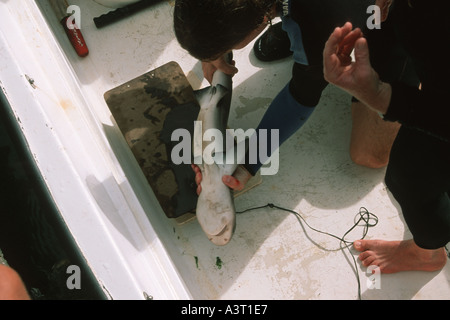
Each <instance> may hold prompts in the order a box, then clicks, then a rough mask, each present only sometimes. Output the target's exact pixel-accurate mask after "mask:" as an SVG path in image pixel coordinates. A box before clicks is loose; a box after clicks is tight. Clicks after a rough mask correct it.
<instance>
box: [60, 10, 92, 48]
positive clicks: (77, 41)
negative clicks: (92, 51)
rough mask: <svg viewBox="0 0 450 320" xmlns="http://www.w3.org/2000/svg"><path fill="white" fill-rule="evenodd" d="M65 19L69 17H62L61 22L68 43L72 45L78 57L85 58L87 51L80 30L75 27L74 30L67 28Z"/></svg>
mask: <svg viewBox="0 0 450 320" xmlns="http://www.w3.org/2000/svg"><path fill="white" fill-rule="evenodd" d="M67 19H69V16H67V17H64V18H63V19H62V20H61V24H62V26H63V28H64V31H65V32H66V34H67V37H68V38H69V40H70V43H71V44H72V46H73V48H74V49H75V51H76V52H77V54H78V55H79V56H80V57H86V56H87V55H88V54H89V49H88V47H87V45H86V41H84V38H83V34H82V33H81V30H80V29H78V28H77V27H76V26H75V25H73V27H74V28H72V29H71V28H69V27H68V26H67Z"/></svg>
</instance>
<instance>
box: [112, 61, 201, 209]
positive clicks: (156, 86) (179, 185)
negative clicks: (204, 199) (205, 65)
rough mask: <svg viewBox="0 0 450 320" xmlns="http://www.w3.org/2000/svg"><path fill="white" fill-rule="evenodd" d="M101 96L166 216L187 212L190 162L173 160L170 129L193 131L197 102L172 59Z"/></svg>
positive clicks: (191, 196)
mask: <svg viewBox="0 0 450 320" xmlns="http://www.w3.org/2000/svg"><path fill="white" fill-rule="evenodd" d="M104 98H105V100H106V103H107V104H108V107H109V109H110V110H111V113H112V115H113V117H114V119H115V121H116V123H117V125H118V126H119V128H120V130H121V132H122V134H123V136H124V137H125V140H126V141H127V143H128V145H129V147H130V148H131V150H132V152H133V155H134V156H135V158H136V161H137V162H138V163H139V166H140V167H141V169H142V172H143V173H144V175H145V177H146V179H147V181H148V183H149V184H150V186H151V188H152V189H153V191H154V192H155V195H156V197H157V199H158V201H159V203H160V205H161V207H162V209H163V211H164V212H165V214H166V215H167V217H169V218H177V217H180V216H182V215H184V214H186V213H190V212H193V211H194V210H195V207H196V204H197V194H196V192H195V190H196V185H195V180H194V179H195V177H194V173H193V171H192V169H191V167H190V164H180V165H175V164H174V163H173V161H171V156H170V155H171V150H172V148H173V146H174V145H176V144H178V143H179V142H178V141H175V142H172V141H171V135H172V132H173V131H174V130H175V129H178V128H185V129H187V130H188V131H189V132H190V134H191V137H192V135H193V127H194V121H195V120H196V119H197V115H198V112H199V106H198V103H197V100H196V99H195V96H194V91H193V89H192V87H191V85H190V84H189V82H188V80H187V78H186V76H185V75H184V73H183V71H182V70H181V68H180V66H179V65H178V64H177V63H176V62H169V63H167V64H165V65H163V66H161V67H159V68H157V69H155V70H152V71H150V72H147V73H145V74H143V75H142V76H139V77H137V78H136V79H133V80H131V81H129V82H127V83H124V84H122V85H120V86H118V87H116V88H114V89H112V90H110V91H108V92H106V93H105V95H104Z"/></svg>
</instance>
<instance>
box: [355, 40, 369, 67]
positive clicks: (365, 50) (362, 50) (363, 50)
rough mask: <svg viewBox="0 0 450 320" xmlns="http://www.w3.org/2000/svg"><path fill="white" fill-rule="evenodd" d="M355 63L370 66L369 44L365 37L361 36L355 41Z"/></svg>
mask: <svg viewBox="0 0 450 320" xmlns="http://www.w3.org/2000/svg"><path fill="white" fill-rule="evenodd" d="M355 63H356V64H358V65H367V66H370V55H369V46H368V45H367V40H366V39H365V38H360V39H358V41H356V43H355Z"/></svg>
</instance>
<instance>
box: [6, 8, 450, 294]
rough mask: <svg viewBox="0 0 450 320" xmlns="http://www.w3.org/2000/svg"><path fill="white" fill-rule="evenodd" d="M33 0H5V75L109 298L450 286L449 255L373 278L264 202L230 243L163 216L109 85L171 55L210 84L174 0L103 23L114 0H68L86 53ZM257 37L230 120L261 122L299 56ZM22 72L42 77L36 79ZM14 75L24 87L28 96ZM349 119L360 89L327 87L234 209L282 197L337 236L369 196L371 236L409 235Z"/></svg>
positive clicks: (418, 290)
mask: <svg viewBox="0 0 450 320" xmlns="http://www.w3.org/2000/svg"><path fill="white" fill-rule="evenodd" d="M36 2H37V3H38V4H39V6H36V3H34V2H33V1H28V0H27V1H25V0H19V1H6V2H1V3H0V8H1V11H2V13H1V16H2V17H0V21H1V22H0V30H1V32H0V40H1V43H0V44H1V46H0V56H3V57H6V58H5V59H3V58H2V60H3V62H1V60H0V72H1V73H2V78H1V81H2V87H3V88H4V89H5V91H6V92H8V93H9V97H10V98H11V100H12V106H13V107H14V108H15V112H16V114H17V117H18V118H20V121H21V123H22V126H23V130H24V133H25V135H26V136H27V138H28V139H29V144H30V149H31V150H32V152H33V154H35V157H36V160H37V161H38V163H39V165H40V167H41V171H42V173H43V175H44V177H45V179H46V181H47V182H48V184H49V188H50V189H51V191H52V194H53V195H54V197H55V201H56V203H57V204H58V205H59V206H60V210H61V213H62V215H63V217H64V219H65V220H66V223H67V224H68V226H69V228H70V229H71V230H72V233H73V235H74V237H75V239H76V240H77V242H78V244H79V246H80V248H81V250H82V252H83V253H84V255H85V257H86V259H87V261H88V263H89V264H90V265H91V266H92V269H93V271H94V273H95V274H96V276H97V277H98V279H99V281H100V282H101V283H102V285H103V286H104V288H105V291H106V292H108V294H110V295H111V297H112V298H114V299H142V298H144V295H143V292H145V293H146V294H147V295H150V296H152V297H153V298H154V299H185V298H193V299H269V300H271V299H277V300H278V299H286V300H290V299H351V300H353V299H357V298H358V284H357V277H359V279H360V282H361V298H362V299H449V298H450V264H449V263H447V265H446V267H445V268H444V269H443V270H441V271H439V272H431V273H426V272H404V273H399V274H391V275H381V277H380V278H379V279H377V281H376V283H375V288H369V287H368V280H369V276H370V274H369V273H367V269H366V268H365V267H364V266H362V265H361V264H360V263H359V262H358V263H357V274H355V270H354V267H353V260H352V258H351V257H350V255H349V253H348V251H347V250H340V243H339V240H336V239H334V238H331V237H329V236H327V235H323V234H319V233H317V232H314V231H312V230H311V229H309V228H308V227H306V225H305V224H304V223H300V221H299V220H298V219H297V217H296V216H294V215H293V214H290V213H288V212H284V211H280V210H276V209H271V208H264V209H259V210H255V211H250V212H246V213H243V214H240V215H238V216H237V225H236V232H235V234H234V236H233V239H232V240H231V242H230V243H229V244H228V245H226V246H224V247H217V246H215V245H213V244H212V243H210V242H209V241H208V239H207V238H206V236H205V235H204V233H203V231H202V230H201V228H200V226H199V224H198V222H197V221H196V220H195V219H194V220H191V221H189V222H187V223H185V224H178V223H176V221H174V220H171V219H168V218H166V216H165V215H164V213H163V212H162V210H161V208H160V207H159V206H158V203H157V201H156V199H155V197H154V196H153V194H152V192H151V189H150V187H149V186H148V184H147V183H146V181H145V179H144V177H143V176H142V174H141V173H140V170H139V167H138V165H137V163H136V162H135V161H134V158H133V157H132V155H131V152H130V150H128V147H127V145H126V142H125V141H124V139H123V138H122V137H121V134H120V132H119V130H118V128H117V127H116V126H115V125H114V121H113V119H112V118H111V114H110V112H109V109H108V107H107V105H106V103H105V101H104V99H103V94H104V93H105V92H106V91H108V90H110V89H112V88H115V87H117V86H118V85H121V84H123V83H125V82H127V81H129V80H131V79H134V78H136V77H138V76H140V75H142V74H144V73H146V72H148V71H150V70H152V69H155V68H157V67H159V66H161V65H163V64H165V63H167V62H169V61H176V62H177V63H178V64H179V65H180V66H181V68H182V69H183V71H184V72H185V74H186V76H187V78H188V80H189V81H190V83H191V85H192V86H193V88H194V89H198V88H201V87H203V86H205V85H207V83H206V81H205V80H204V79H203V77H202V71H201V66H200V64H199V63H198V61H196V60H195V59H193V58H192V57H190V56H189V55H188V54H187V53H186V52H185V51H184V50H183V49H181V48H180V47H179V45H178V43H177V41H176V39H175V37H174V34H173V27H172V12H173V1H168V2H163V3H161V4H158V5H156V6H155V7H153V8H150V9H147V10H145V11H142V12H140V13H138V14H136V15H134V16H132V17H129V18H126V19H124V20H123V21H120V22H117V23H115V24H113V25H110V26H108V27H105V28H102V29H97V28H96V27H95V25H94V23H93V20H92V19H93V18H94V17H97V16H99V15H101V14H103V13H106V12H108V11H109V10H110V9H108V8H105V7H103V6H101V5H99V4H97V3H95V2H94V1H91V0H72V1H70V3H71V4H75V5H78V6H79V7H80V8H81V31H82V33H83V35H84V38H85V40H86V42H87V45H88V47H89V49H90V54H89V56H87V57H85V58H79V57H78V56H77V55H76V54H75V52H74V50H73V49H72V47H71V46H70V44H69V42H68V40H67V38H66V37H65V34H64V33H63V30H62V29H61V28H60V26H59V25H58V23H57V20H56V18H55V17H54V15H53V12H52V11H51V9H50V8H49V7H48V5H46V4H45V1H43V0H42V1H41V0H37V1H36ZM19 3H21V4H19ZM38 8H41V9H43V16H40V12H39V11H38V10H37V9H38ZM5 9H6V12H5ZM47 24H48V25H47ZM5 30H14V31H15V32H17V35H18V36H15V37H13V36H11V32H9V31H8V33H6V31H5ZM55 39H56V41H55ZM24 45H25V46H27V48H26V49H23V50H21V51H20V53H18V52H19V48H24V47H23V46H24ZM251 49H252V44H250V45H249V46H248V47H247V48H245V49H243V50H240V51H236V52H235V53H234V60H235V61H236V66H237V67H238V69H239V73H238V74H237V75H236V76H235V77H234V78H233V81H234V91H233V101H232V110H231V113H230V120H229V127H230V128H242V129H248V128H254V127H256V126H257V124H258V122H259V120H260V118H261V117H262V115H263V113H264V111H265V109H266V108H267V107H268V105H269V103H270V101H271V99H273V97H274V96H275V95H276V94H277V92H278V91H279V90H280V89H281V88H282V87H283V86H284V85H285V84H286V83H287V81H289V79H290V74H291V66H292V60H291V59H290V58H287V59H284V60H282V61H279V62H274V63H262V62H259V61H257V60H256V58H255V57H254V55H253V54H252V50H251ZM13 53H14V54H13ZM30 57H33V58H32V59H31V61H30ZM6 61H8V62H9V63H7V62H6ZM32 61H34V62H36V63H32ZM14 64H16V65H17V66H18V67H14ZM14 74H17V76H16V77H15V76H14ZM24 74H27V75H28V76H29V77H31V78H32V79H33V80H34V84H35V86H36V87H37V88H32V87H31V86H27V85H28V84H27V83H26V80H25V78H24ZM3 75H9V76H10V78H9V80H7V79H6V78H3ZM18 85H22V86H26V88H27V90H26V93H25V94H24V93H19V89H18V88H17V86H18ZM14 88H16V89H17V90H16V91H15V89H14ZM32 99H35V100H38V101H39V103H38V105H37V110H36V109H34V110H31V107H30V105H27V106H26V107H24V103H25V102H26V101H31V100H32ZM350 129H351V118H350V97H349V96H348V95H347V94H346V93H344V92H342V91H341V90H339V89H337V88H335V87H332V86H329V87H328V88H327V89H326V90H325V92H324V94H323V97H322V100H321V102H320V105H319V106H318V107H317V110H316V111H315V113H314V114H313V115H312V117H311V118H310V119H309V120H308V122H307V123H306V125H305V126H304V127H302V128H301V130H300V131H298V132H297V133H296V134H295V135H294V136H293V137H292V138H291V139H290V140H288V141H287V142H286V143H285V144H283V145H282V146H281V148H280V151H279V156H280V161H279V171H278V173H277V174H276V175H273V176H263V177H262V183H261V184H260V185H259V186H257V187H256V188H254V189H251V190H249V191H248V192H246V193H244V194H243V195H241V196H239V197H238V198H236V201H235V204H236V209H237V210H238V211H239V210H245V209H247V208H251V207H258V206H263V205H266V204H267V203H274V204H276V205H278V206H281V207H285V208H288V209H292V210H295V211H297V212H298V213H299V214H300V215H301V216H302V217H303V218H304V219H305V220H306V221H307V223H308V224H310V225H311V226H313V227H314V228H317V229H320V230H321V231H324V232H328V233H332V234H334V235H337V236H339V237H341V236H343V235H344V234H345V233H346V231H347V230H348V229H350V228H351V227H352V226H353V223H354V218H355V216H356V215H357V213H358V211H359V209H360V208H361V207H365V208H367V210H369V211H370V212H371V213H373V214H375V215H376V216H377V217H378V219H379V222H378V224H377V225H376V226H375V227H373V228H370V229H369V231H368V234H367V237H366V238H368V239H386V240H401V239H408V238H410V234H409V231H408V229H407V227H406V225H405V223H404V220H403V218H402V214H401V211H400V209H399V206H398V205H397V203H396V201H395V200H394V199H393V197H392V195H391V194H390V193H389V191H388V190H387V188H386V186H385V184H384V181H383V179H384V172H385V170H384V169H379V170H371V169H367V168H364V167H360V166H357V165H355V164H353V163H352V161H351V160H350V157H349V152H348V148H349V139H350ZM53 141H54V142H53ZM43 144H46V146H45V147H42V145H43ZM58 151H59V153H58ZM64 173H65V174H64ZM61 174H64V176H61ZM362 231H363V228H362V227H357V228H356V229H355V230H354V231H353V232H351V233H350V234H349V235H348V236H347V238H346V239H347V240H356V239H358V238H360V237H361V235H362ZM353 255H354V257H355V258H356V257H357V254H356V253H353Z"/></svg>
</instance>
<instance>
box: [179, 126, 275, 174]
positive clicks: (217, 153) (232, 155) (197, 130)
mask: <svg viewBox="0 0 450 320" xmlns="http://www.w3.org/2000/svg"><path fill="white" fill-rule="evenodd" d="M202 125H203V124H202V122H201V121H195V122H194V136H195V135H196V134H199V135H200V136H199V137H200V138H201V143H199V141H197V140H196V141H197V142H194V143H192V137H191V134H190V132H189V131H188V130H187V129H183V128H180V129H176V130H174V131H173V133H172V136H171V141H175V142H178V144H176V145H175V146H174V147H173V148H172V152H171V160H172V162H173V163H174V164H176V165H179V164H191V163H192V159H193V163H194V164H197V165H199V164H207V165H212V164H213V163H216V164H220V165H222V164H224V165H227V164H244V163H245V161H246V160H248V163H249V164H256V163H257V162H258V161H259V162H260V163H262V164H263V166H262V167H261V169H260V171H261V175H275V174H277V173H278V169H279V151H278V147H279V130H278V129H272V130H270V144H269V143H268V138H269V132H268V130H267V129H259V130H258V134H256V130H255V129H248V130H246V131H244V130H243V129H226V132H225V137H224V134H223V133H222V132H221V131H220V130H218V129H214V128H211V129H207V130H205V131H204V132H203V130H202ZM201 133H203V134H201ZM208 142H213V143H208ZM203 143H205V145H206V147H205V148H203ZM247 144H248V149H247ZM269 145H270V148H271V151H269V150H268V149H269Z"/></svg>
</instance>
